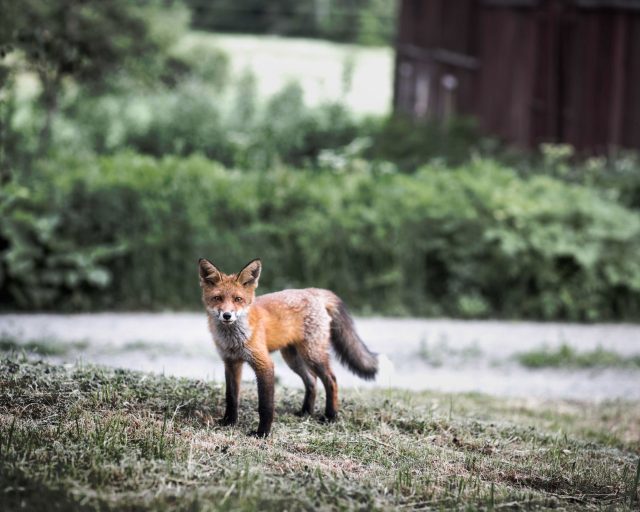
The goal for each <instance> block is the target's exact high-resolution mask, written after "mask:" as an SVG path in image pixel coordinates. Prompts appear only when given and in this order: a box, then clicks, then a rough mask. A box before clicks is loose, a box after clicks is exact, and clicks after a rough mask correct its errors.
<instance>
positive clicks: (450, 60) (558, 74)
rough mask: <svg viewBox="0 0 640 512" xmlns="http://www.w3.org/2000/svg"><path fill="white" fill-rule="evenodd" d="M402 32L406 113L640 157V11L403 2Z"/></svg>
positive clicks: (520, 0)
mask: <svg viewBox="0 0 640 512" xmlns="http://www.w3.org/2000/svg"><path fill="white" fill-rule="evenodd" d="M633 5H635V6H637V7H638V8H632V7H630V6H633ZM398 32H399V34H398V44H397V57H396V82H395V83H396V87H395V97H394V104H395V108H396V110H398V111H401V112H404V113H407V114H409V115H411V116H413V117H414V118H428V119H443V118H446V117H448V116H449V115H452V114H462V115H474V116H476V117H477V118H478V119H479V122H480V126H481V127H482V129H483V130H484V131H485V132H486V133H489V134H495V135H498V136H499V137H501V138H503V139H505V140H507V141H510V142H512V143H514V144H516V145H519V146H522V147H536V146H537V145H538V144H539V143H541V142H546V141H552V142H569V143H571V144H573V145H574V146H576V147H577V148H579V149H584V150H587V151H596V152H603V151H606V150H608V149H609V148H610V147H611V146H624V147H635V148H639V147H640V86H638V85H637V84H639V83H640V2H638V3H633V2H625V1H619V2H617V3H615V4H612V3H611V2H605V1H602V0H572V1H568V0H567V1H563V0H456V1H455V2H452V1H447V0H404V1H403V2H402V6H401V10H400V18H399V31H398Z"/></svg>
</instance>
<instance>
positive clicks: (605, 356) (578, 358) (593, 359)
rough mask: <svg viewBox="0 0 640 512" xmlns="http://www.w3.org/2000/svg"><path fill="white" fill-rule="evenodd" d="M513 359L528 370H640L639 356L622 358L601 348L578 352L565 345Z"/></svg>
mask: <svg viewBox="0 0 640 512" xmlns="http://www.w3.org/2000/svg"><path fill="white" fill-rule="evenodd" d="M515 357H516V360H517V361H518V362H519V363H520V364H522V365H523V366H526V367H528V368H547V367H548V368H608V367H615V368H640V354H635V355H631V356H622V355H620V354H618V353H616V352H612V351H610V350H605V349H603V348H602V347H598V348H596V349H595V350H591V351H585V352H578V351H577V350H575V349H574V348H573V347H571V346H569V345H567V344H565V343H563V344H562V345H560V346H559V347H558V348H555V349H554V348H549V347H547V346H544V347H541V348H539V349H535V350H531V351H529V352H522V353H520V354H517V355H516V356H515Z"/></svg>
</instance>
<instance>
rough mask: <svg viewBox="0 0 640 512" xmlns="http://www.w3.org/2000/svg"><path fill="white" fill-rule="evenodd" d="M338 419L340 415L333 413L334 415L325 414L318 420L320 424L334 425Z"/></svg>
mask: <svg viewBox="0 0 640 512" xmlns="http://www.w3.org/2000/svg"><path fill="white" fill-rule="evenodd" d="M337 419H338V415H337V414H335V413H333V414H323V415H322V416H320V417H319V418H318V420H319V421H320V423H333V422H334V421H336V420H337Z"/></svg>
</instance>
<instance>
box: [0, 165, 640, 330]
mask: <svg viewBox="0 0 640 512" xmlns="http://www.w3.org/2000/svg"><path fill="white" fill-rule="evenodd" d="M60 168H64V169H65V170H66V172H65V173H62V174H61V173H59V172H58V169H60ZM30 190H31V192H30V193H32V194H38V195H39V197H40V198H41V199H40V200H39V202H40V203H41V204H51V205H52V208H53V209H54V211H53V212H52V213H55V214H56V215H57V218H58V219H59V221H58V223H57V224H56V231H55V232H56V237H55V239H56V244H66V246H69V247H83V248H84V247H102V248H111V249H113V250H114V251H115V252H113V253H105V252H100V253H98V254H99V255H100V257H101V258H102V259H100V261H101V266H102V267H104V268H105V269H106V270H107V271H108V275H109V276H110V279H111V281H110V282H109V283H108V288H107V289H106V290H105V291H104V292H102V291H101V290H100V288H99V287H97V286H93V287H91V286H86V284H87V283H88V281H87V279H89V277H88V276H89V274H87V277H86V278H83V279H84V280H82V279H81V280H80V281H81V282H82V283H83V285H79V286H78V287H77V290H75V289H74V291H75V292H77V293H79V294H80V295H81V296H82V297H83V300H84V301H85V302H84V305H85V306H86V307H90V308H95V307H108V308H151V307H156V308H157V307H173V308H184V307H197V304H198V300H199V290H198V288H197V283H196V281H197V280H196V279H195V277H194V280H189V279H188V277H187V276H189V275H195V274H194V272H195V270H194V269H195V262H196V261H197V259H198V257H201V256H207V257H210V258H212V259H213V260H214V261H215V262H216V263H217V264H219V265H220V266H221V267H222V268H223V269H225V270H228V271H234V270H237V269H236V267H238V266H239V265H242V264H243V263H244V262H245V260H247V261H248V260H249V259H251V258H253V257H255V256H260V257H262V258H263V261H264V264H265V273H264V279H263V281H262V283H263V287H264V288H265V289H267V290H268V289H272V290H277V289H281V288H284V287H304V286H320V287H327V288H331V289H333V290H335V291H336V292H337V293H338V294H340V295H342V296H343V298H344V299H345V300H347V302H348V303H349V304H351V305H352V306H353V307H354V308H357V309H358V310H360V311H361V312H366V311H375V312H383V313H391V314H408V313H412V314H421V315H454V316H471V317H482V316H489V315H499V316H504V317H530V318H543V319H555V318H563V319H573V320H588V319H596V318H600V319H606V318H637V316H638V314H639V313H640V262H638V260H637V258H635V257H634V255H635V254H637V252H638V250H639V249H640V247H639V245H640V219H639V218H638V216H637V215H636V214H633V213H631V212H630V211H628V210H626V209H625V208H623V207H620V206H618V205H616V204H615V203H613V202H611V201H609V200H606V199H605V198H603V197H601V196H600V195H599V194H598V193H596V192H594V191H592V190H589V189H588V188H585V187H582V186H577V185H567V184H564V183H562V182H560V181H558V180H555V179H552V178H550V177H545V176H536V177H532V178H530V179H523V178H521V177H519V176H518V174H517V173H516V172H515V171H513V170H511V169H509V168H505V167H503V166H501V165H500V164H498V163H496V162H495V161H492V160H476V161H474V162H473V163H471V164H468V165H466V166H463V167H460V168H446V167H442V166H438V165H435V164H434V165H432V166H427V167H424V168H422V169H420V171H418V172H417V173H415V174H414V175H405V174H398V173H395V172H389V171H388V170H384V169H379V170H376V168H370V167H367V166H366V165H364V164H363V163H362V162H356V163H355V164H354V167H351V168H347V169H343V170H341V171H340V172H331V171H324V172H318V171H312V170H307V171H304V170H295V169H289V168H274V169H272V170H271V171H243V172H240V171H232V170H229V169H226V168H224V167H222V166H220V165H218V164H213V163H211V162H210V161H208V160H206V159H205V158H202V157H191V158H188V159H179V158H175V157H172V158H164V159H162V160H155V159H152V158H148V157H142V156H139V155H135V154H116V155H114V156H112V157H101V158H95V157H86V158H79V157H73V158H68V157H67V158H66V159H59V160H57V161H49V162H47V163H46V164H42V166H41V168H40V170H39V173H38V175H37V179H34V182H33V184H32V185H30ZM55 198H57V199H55ZM54 199H55V200H54ZM42 218H46V217H42ZM41 244H42V243H41ZM116 248H117V249H118V250H117V251H116ZM40 253H41V252H38V251H33V254H34V255H35V256H34V257H33V258H35V260H36V261H38V260H37V258H39V257H40V256H39V254H40ZM83 254H84V253H83ZM92 254H93V253H92ZM103 256H104V258H103ZM10 259H11V258H10V257H9V256H8V255H5V256H4V260H5V261H9V260H10ZM21 259H22V260H24V261H23V264H27V263H25V262H29V261H30V257H29V254H28V251H26V252H25V254H24V255H23V256H21ZM92 261H93V260H92ZM29 264H30V265H34V264H33V263H29ZM29 286H30V285H29V284H28V283H27V282H24V283H23V286H22V288H20V290H21V292H22V293H23V294H25V293H27V292H26V290H27V289H28V288H29ZM263 291H264V290H263ZM16 293H17V292H16ZM12 297H13V305H14V307H15V306H21V307H31V306H33V304H30V303H28V302H26V303H25V302H19V301H18V300H17V299H16V298H17V295H15V296H14V295H12ZM49 305H51V306H52V305H55V306H57V307H59V306H60V304H59V303H55V302H50V303H49Z"/></svg>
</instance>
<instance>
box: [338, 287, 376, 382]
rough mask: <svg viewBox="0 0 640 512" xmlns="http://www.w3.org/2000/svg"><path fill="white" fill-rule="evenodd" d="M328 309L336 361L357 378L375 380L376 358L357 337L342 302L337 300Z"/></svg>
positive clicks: (351, 320)
mask: <svg viewBox="0 0 640 512" xmlns="http://www.w3.org/2000/svg"><path fill="white" fill-rule="evenodd" d="M332 306H333V307H331V308H328V311H329V315H330V316H331V345H333V348H334V350H335V351H336V355H337V356H338V360H339V361H340V362H341V363H342V364H344V365H345V366H346V367H347V368H349V370H351V371H352V372H353V373H355V374H356V375H357V376H358V377H360V378H362V379H365V380H372V379H375V377H376V373H377V372H378V357H377V355H376V354H374V353H373V352H371V351H370V350H369V349H368V348H367V346H366V345H365V344H364V342H363V341H362V340H361V339H360V336H358V333H357V332H356V329H355V325H353V319H352V318H351V315H349V311H348V310H347V307H346V306H345V304H344V302H342V301H341V300H340V299H338V301H337V303H336V304H335V305H332Z"/></svg>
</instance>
